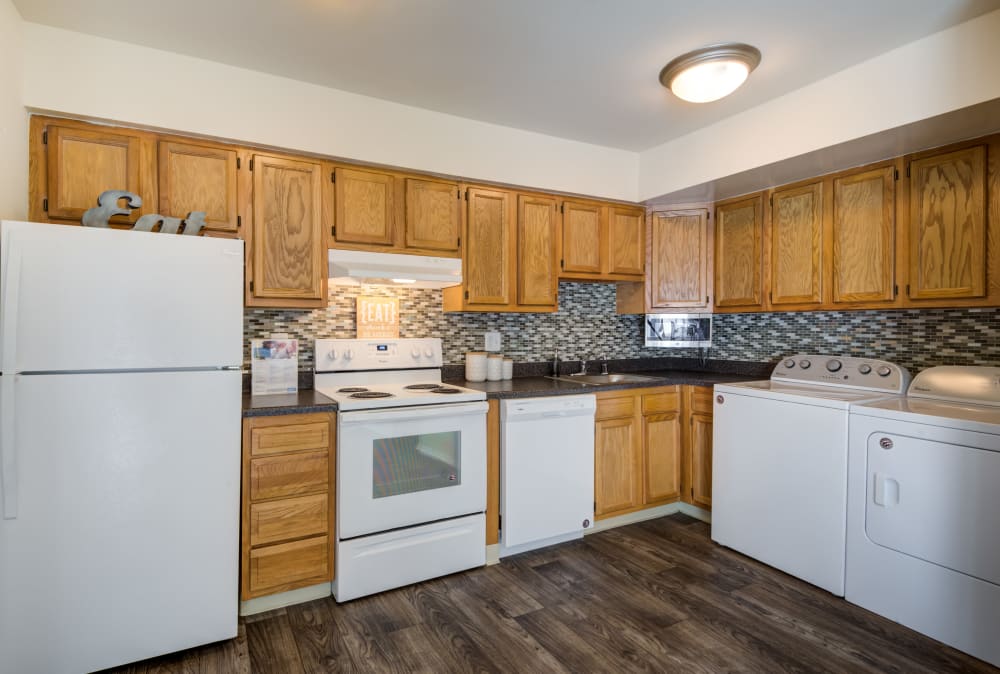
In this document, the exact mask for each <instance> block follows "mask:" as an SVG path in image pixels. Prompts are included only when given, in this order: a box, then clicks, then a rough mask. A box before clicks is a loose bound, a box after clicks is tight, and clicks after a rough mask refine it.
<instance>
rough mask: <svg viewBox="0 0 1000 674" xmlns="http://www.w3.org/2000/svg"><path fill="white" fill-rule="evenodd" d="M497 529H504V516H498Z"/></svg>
mask: <svg viewBox="0 0 1000 674" xmlns="http://www.w3.org/2000/svg"><path fill="white" fill-rule="evenodd" d="M497 529H503V515H497Z"/></svg>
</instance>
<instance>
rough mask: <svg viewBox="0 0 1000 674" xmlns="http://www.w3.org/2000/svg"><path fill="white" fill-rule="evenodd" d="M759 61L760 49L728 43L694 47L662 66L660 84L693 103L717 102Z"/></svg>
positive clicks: (733, 89)
mask: <svg viewBox="0 0 1000 674" xmlns="http://www.w3.org/2000/svg"><path fill="white" fill-rule="evenodd" d="M759 63H760V50H758V49H757V48H756V47H751V46H750V45H748V44H740V43H736V42H727V43H724V44H714V45H709V46H708V47H703V48H701V49H696V50H694V51H692V52H688V53H687V54H683V55H682V56H678V57H677V58H675V59H674V60H673V61H671V62H670V63H668V64H667V65H666V66H664V68H663V70H661V71H660V83H661V84H663V86H665V87H667V88H668V89H670V91H672V92H673V93H674V95H675V96H677V97H678V98H683V99H684V100H685V101H691V102H692V103H708V102H709V101H717V100H719V99H720V98H722V97H723V96H728V95H729V94H731V93H733V92H734V91H736V90H737V89H738V88H739V87H740V85H741V84H743V82H745V81H746V79H747V76H749V75H750V73H751V72H752V71H753V69H754V68H756V67H757V65H758V64H759Z"/></svg>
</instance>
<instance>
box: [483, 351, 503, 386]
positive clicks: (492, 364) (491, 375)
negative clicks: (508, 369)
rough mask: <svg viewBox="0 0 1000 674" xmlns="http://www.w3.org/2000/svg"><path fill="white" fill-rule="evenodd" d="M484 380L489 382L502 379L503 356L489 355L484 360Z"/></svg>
mask: <svg viewBox="0 0 1000 674" xmlns="http://www.w3.org/2000/svg"><path fill="white" fill-rule="evenodd" d="M486 378H487V379H489V380H490V381H500V380H501V379H503V356H501V355H500V354H498V353H497V354H493V353H491V354H490V356H489V358H487V359H486Z"/></svg>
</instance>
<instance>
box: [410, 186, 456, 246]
mask: <svg viewBox="0 0 1000 674" xmlns="http://www.w3.org/2000/svg"><path fill="white" fill-rule="evenodd" d="M458 194H459V192H458V185H456V184H455V183H448V182H439V181H436V180H420V179H417V178H407V179H406V245H407V247H408V248H429V249H431V250H440V251H447V252H455V251H457V250H458V245H459V229H460V225H461V212H460V210H459V200H458Z"/></svg>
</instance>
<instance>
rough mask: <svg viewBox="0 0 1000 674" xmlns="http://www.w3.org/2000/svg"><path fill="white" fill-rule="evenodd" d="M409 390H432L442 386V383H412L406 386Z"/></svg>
mask: <svg viewBox="0 0 1000 674" xmlns="http://www.w3.org/2000/svg"><path fill="white" fill-rule="evenodd" d="M403 388H405V389H406V390H408V391H431V390H433V389H436V388H441V384H410V385H409V386H404V387H403Z"/></svg>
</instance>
